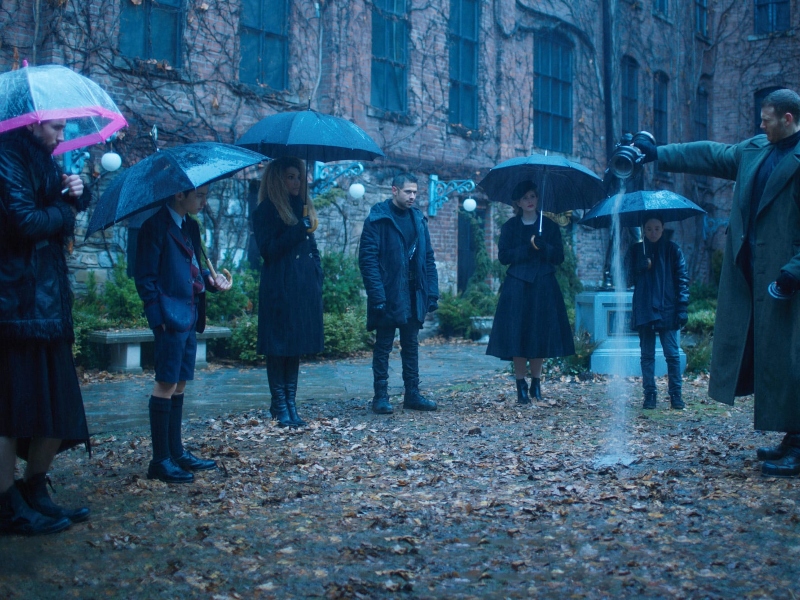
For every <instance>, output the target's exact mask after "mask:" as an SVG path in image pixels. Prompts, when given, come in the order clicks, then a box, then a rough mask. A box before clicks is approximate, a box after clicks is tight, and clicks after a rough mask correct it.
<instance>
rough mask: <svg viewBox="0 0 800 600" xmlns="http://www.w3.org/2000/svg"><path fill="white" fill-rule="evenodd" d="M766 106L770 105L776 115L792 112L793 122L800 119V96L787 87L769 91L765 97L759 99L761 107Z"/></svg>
mask: <svg viewBox="0 0 800 600" xmlns="http://www.w3.org/2000/svg"><path fill="white" fill-rule="evenodd" d="M768 106H771V107H772V108H773V109H774V110H775V114H776V115H778V116H783V115H785V114H786V113H792V116H793V117H794V120H795V122H798V121H800V96H798V95H797V92H793V91H792V90H789V89H781V90H775V91H774V92H770V93H769V94H767V97H766V98H764V99H763V100H762V101H761V108H766V107H768Z"/></svg>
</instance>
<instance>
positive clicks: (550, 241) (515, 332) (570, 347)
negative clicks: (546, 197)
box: [486, 181, 575, 404]
mask: <svg viewBox="0 0 800 600" xmlns="http://www.w3.org/2000/svg"><path fill="white" fill-rule="evenodd" d="M511 200H512V205H513V207H514V216H513V217H511V218H510V219H509V220H508V221H506V222H505V224H504V225H503V227H502V229H501V230H500V242H499V244H498V259H499V260H500V263H501V264H504V265H509V267H508V271H507V273H506V278H505V280H504V281H503V286H502V288H501V290H500V299H499V301H498V303H497V311H496V312H495V316H494V324H493V325H492V334H491V336H490V338H489V346H488V347H487V348H486V354H489V355H490V356H497V357H498V358H502V359H503V360H513V362H514V376H515V378H516V380H517V402H519V403H520V404H529V403H530V402H531V400H530V396H533V397H534V398H536V400H539V401H541V399H542V394H541V387H540V380H541V376H542V363H543V362H544V359H545V358H551V357H556V356H569V355H570V354H574V353H575V344H574V341H573V338H572V330H571V328H570V325H569V319H568V318H567V309H566V307H565V306H564V297H563V296H562V295H561V289H560V288H559V287H558V281H556V275H555V273H556V267H557V266H558V265H560V264H561V263H562V262H564V246H563V244H562V242H561V232H560V231H559V229H558V225H556V224H555V223H554V222H553V221H551V220H550V219H547V218H545V219H544V221H543V222H542V227H541V233H539V219H541V218H542V216H541V213H539V212H538V209H539V194H538V191H537V189H536V185H535V184H534V183H533V182H532V181H523V182H522V183H520V184H519V185H517V186H516V187H515V188H514V191H513V192H512V193H511ZM529 362H530V369H531V385H530V395H529V394H528V382H527V381H526V380H525V375H526V371H527V366H528V363H529Z"/></svg>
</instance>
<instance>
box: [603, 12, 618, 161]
mask: <svg viewBox="0 0 800 600" xmlns="http://www.w3.org/2000/svg"><path fill="white" fill-rule="evenodd" d="M612 1H613V0H601V4H602V10H603V96H604V100H605V106H604V109H605V110H604V112H605V120H606V160H605V163H606V164H608V161H609V160H610V159H611V153H612V152H613V151H614V146H615V141H616V135H615V134H614V103H613V101H612V98H611V93H612V92H611V90H612V87H611V81H612V79H613V74H614V32H613V31H612V18H611V2H612Z"/></svg>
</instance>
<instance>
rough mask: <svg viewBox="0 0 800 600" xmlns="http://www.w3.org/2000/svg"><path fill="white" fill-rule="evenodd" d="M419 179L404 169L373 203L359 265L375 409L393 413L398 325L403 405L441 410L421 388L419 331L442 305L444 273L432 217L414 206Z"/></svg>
mask: <svg viewBox="0 0 800 600" xmlns="http://www.w3.org/2000/svg"><path fill="white" fill-rule="evenodd" d="M416 199H417V178H416V177H415V176H414V175H412V174H410V173H401V174H400V175H397V176H395V178H394V179H393V180H392V197H391V198H389V199H387V200H386V201H384V202H380V203H378V204H376V205H375V206H373V207H372V209H371V210H370V212H369V215H368V216H367V218H366V220H365V221H364V229H363V231H362V233H361V243H360V248H359V253H358V264H359V266H360V267H361V276H362V277H363V278H364V287H365V288H366V290H367V303H368V307H367V329H368V330H370V331H373V330H374V331H375V346H374V347H373V350H372V375H373V379H374V386H375V397H374V398H373V399H372V412H374V413H376V414H379V415H385V414H391V413H392V405H391V403H390V402H389V393H388V380H389V354H390V353H391V351H392V343H393V342H394V336H395V332H396V330H397V329H399V330H400V357H401V359H402V363H403V383H404V384H405V395H404V397H403V408H406V409H411V410H436V402H434V401H432V400H428V399H427V398H425V397H423V396H422V395H421V394H420V393H419V342H418V336H419V330H420V329H422V322H423V321H424V320H425V315H426V314H427V313H428V312H433V311H434V310H436V309H437V308H438V307H439V305H438V301H439V278H438V275H437V273H436V262H435V260H434V257H433V248H432V247H431V237H430V233H429V232H428V223H427V219H426V218H425V217H424V215H423V214H422V211H420V210H419V209H418V208H416V207H415V206H414V203H415V201H416Z"/></svg>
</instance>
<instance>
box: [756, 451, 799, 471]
mask: <svg viewBox="0 0 800 600" xmlns="http://www.w3.org/2000/svg"><path fill="white" fill-rule="evenodd" d="M761 474H762V475H767V476H769V477H797V476H798V475H800V446H789V450H788V451H787V452H786V454H784V455H783V458H780V459H778V460H774V461H770V460H768V461H767V462H765V463H764V464H763V465H761Z"/></svg>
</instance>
